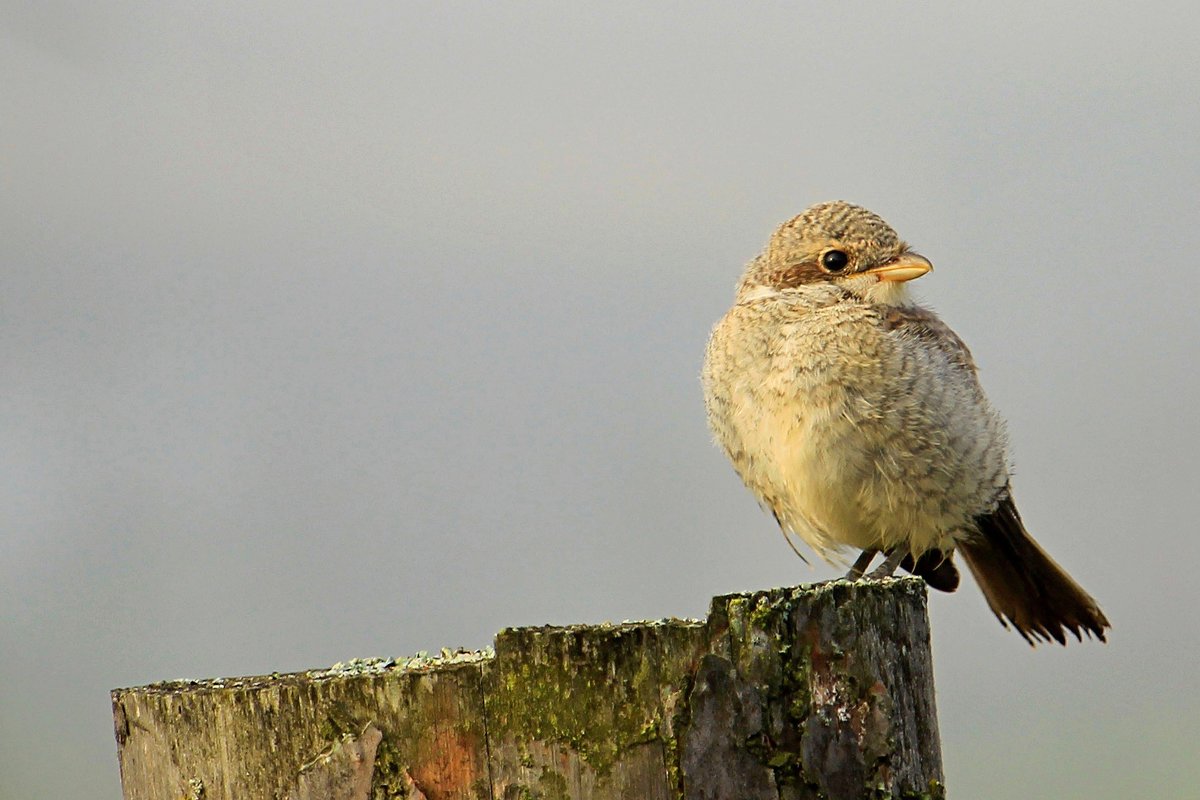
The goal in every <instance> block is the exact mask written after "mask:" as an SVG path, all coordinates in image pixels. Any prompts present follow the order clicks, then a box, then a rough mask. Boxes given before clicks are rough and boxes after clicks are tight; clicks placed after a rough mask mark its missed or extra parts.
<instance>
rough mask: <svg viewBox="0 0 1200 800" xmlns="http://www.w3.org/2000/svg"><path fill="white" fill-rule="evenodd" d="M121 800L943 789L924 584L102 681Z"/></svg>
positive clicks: (721, 602) (724, 797)
mask: <svg viewBox="0 0 1200 800" xmlns="http://www.w3.org/2000/svg"><path fill="white" fill-rule="evenodd" d="M113 716H114V721H115V726H116V735H117V744H118V756H119V761H120V766H121V780H122V785H123V787H124V794H125V798H126V800H151V799H153V800H178V799H179V798H191V799H192V800H226V799H228V800H248V799H250V798H264V799H265V798H272V799H278V800H284V799H286V800H335V799H336V800H368V798H369V799H370V800H383V799H384V798H407V799H408V800H451V799H453V800H459V799H462V800H466V799H467V798H470V799H471V800H541V799H543V798H544V800H584V799H585V798H587V799H589V800H592V799H594V800H608V799H609V798H628V799H629V800H660V799H661V800H674V799H676V798H687V799H688V800H693V799H695V800H700V799H701V798H711V799H712V800H759V798H762V799H763V800H766V799H767V798H770V800H808V799H810V798H811V799H813V800H815V799H816V798H828V799H829V800H850V799H851V798H854V799H857V798H872V799H880V798H902V797H908V798H930V799H931V800H936V798H942V797H944V796H945V795H944V789H943V777H942V765H941V750H940V746H939V742H938V732H937V716H936V710H935V707H934V694H933V667H932V662H931V660H930V651H929V624H928V619H927V616H926V609H925V589H924V584H923V583H922V582H921V581H920V580H917V579H912V578H906V579H886V580H883V581H866V582H859V583H848V582H846V581H834V582H830V583H824V584H816V585H812V586H802V587H797V588H789V589H772V590H769V591H763V592H753V593H747V594H734V595H724V596H721V597H716V598H714V599H713V601H712V606H711V609H710V613H709V616H708V619H707V620H705V621H695V620H661V621H655V622H637V623H622V624H619V625H613V624H603V625H578V626H570V627H543V628H510V629H505V630H503V631H501V632H500V633H499V634H498V635H497V636H496V642H495V650H494V653H493V652H458V653H449V652H447V651H443V654H442V655H441V656H439V657H435V658H428V657H424V656H422V657H418V658H413V659H399V660H379V659H373V660H356V661H352V662H349V663H347V664H339V665H335V666H334V667H333V668H331V669H327V670H315V671H310V672H302V673H294V674H287V675H267V676H261V677H252V678H231V679H216V680H207V681H176V682H170V683H161V684H154V685H151V686H145V687H140V688H134V689H118V690H115V691H114V692H113Z"/></svg>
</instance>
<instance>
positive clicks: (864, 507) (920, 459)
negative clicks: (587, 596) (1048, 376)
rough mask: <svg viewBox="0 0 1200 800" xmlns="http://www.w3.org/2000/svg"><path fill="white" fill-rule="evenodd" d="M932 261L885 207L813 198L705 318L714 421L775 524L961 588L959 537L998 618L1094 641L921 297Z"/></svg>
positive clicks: (1099, 624)
mask: <svg viewBox="0 0 1200 800" xmlns="http://www.w3.org/2000/svg"><path fill="white" fill-rule="evenodd" d="M930 269H931V266H930V264H929V262H928V261H927V260H925V259H924V258H923V257H921V256H919V255H917V254H915V253H913V252H912V250H911V249H910V248H909V247H908V245H907V244H906V243H905V242H904V241H902V240H901V239H900V238H899V237H898V236H897V235H896V233H895V231H893V230H892V228H891V227H890V226H889V225H888V224H887V223H886V222H884V221H883V220H882V219H881V218H880V217H878V216H877V215H875V214H873V213H871V212H870V211H868V210H866V209H864V208H861V207H859V206H855V205H851V204H849V203H843V202H834V203H822V204H820V205H816V206H813V207H812V208H810V209H808V210H807V211H805V212H804V213H803V214H801V215H800V216H798V217H796V218H795V219H792V220H790V221H788V222H786V223H784V224H783V225H782V226H780V228H779V229H778V230H777V231H776V232H775V233H774V235H772V237H771V239H770V241H769V242H768V244H767V247H766V249H765V250H764V251H763V252H762V253H761V254H760V255H759V256H758V257H757V258H755V259H754V260H753V261H751V262H750V264H749V265H748V266H747V267H746V269H745V271H744V272H743V274H742V278H741V280H740V281H739V283H738V288H737V295H736V298H735V302H734V306H733V308H731V309H730V310H729V312H728V313H727V314H726V315H725V317H724V318H723V319H722V320H721V321H720V322H719V323H718V324H717V326H716V328H715V329H714V330H713V335H712V338H711V339H710V341H709V345H708V350H707V353H706V355H705V363H704V371H703V381H704V389H705V401H706V407H707V410H708V418H709V423H710V426H711V427H712V429H713V432H714V434H715V436H716V439H717V441H718V443H719V444H720V445H721V446H722V448H723V449H724V450H725V452H726V453H727V454H728V456H729V458H730V459H731V460H732V462H733V465H734V468H735V469H736V470H737V472H738V474H739V475H740V476H741V478H742V480H743V481H744V482H745V483H746V485H747V486H748V487H749V488H750V489H751V491H753V492H754V494H755V495H756V496H757V497H758V498H759V500H760V501H761V502H762V503H763V504H764V505H765V506H766V507H767V508H769V509H770V510H771V512H772V513H773V514H774V515H775V518H776V520H778V522H779V525H780V527H781V529H782V530H783V531H784V534H785V535H790V534H795V535H797V536H799V537H800V538H801V539H802V540H804V541H805V542H806V543H807V544H808V545H809V546H811V547H812V548H813V549H814V550H816V551H817V552H818V553H819V554H820V555H822V556H823V557H825V558H827V559H830V560H835V559H837V558H838V556H839V553H840V551H842V550H844V549H846V548H857V549H858V550H861V551H863V555H862V556H861V557H860V558H859V560H858V562H856V564H855V568H854V569H853V570H851V575H850V577H860V576H861V575H862V573H863V571H865V569H866V567H867V566H868V565H869V563H870V560H871V556H872V555H873V554H874V553H875V552H882V553H885V554H886V558H885V561H884V565H883V567H881V568H880V570H876V572H875V573H872V575H880V574H891V572H892V571H893V570H894V569H895V568H896V567H901V568H903V569H906V570H909V571H911V572H913V573H914V574H917V575H920V576H921V577H923V578H925V580H926V581H927V582H928V583H929V584H930V585H931V586H933V587H934V588H937V589H941V590H943V591H953V590H954V589H955V588H957V586H958V578H959V576H958V571H957V569H955V567H954V563H953V556H954V553H955V552H956V551H961V552H962V554H963V556H964V558H965V560H966V562H967V565H968V567H969V568H970V569H971V572H972V573H973V574H974V575H975V578H976V581H977V582H978V584H979V586H980V588H981V589H982V590H983V592H984V595H985V596H986V597H987V600H988V604H989V605H990V606H991V608H992V610H993V611H994V612H995V613H996V615H997V617H999V619H1000V620H1001V622H1003V623H1005V624H1006V625H1007V624H1011V625H1012V626H1013V627H1015V628H1016V629H1017V630H1018V631H1019V632H1020V633H1021V635H1022V636H1024V637H1025V638H1026V639H1028V640H1030V641H1031V642H1033V641H1035V640H1038V639H1045V640H1055V641H1059V642H1065V635H1064V634H1065V632H1066V631H1069V632H1071V633H1073V634H1074V635H1075V636H1076V637H1079V636H1080V635H1081V634H1082V633H1087V634H1090V635H1094V636H1097V637H1098V638H1100V639H1104V631H1105V629H1106V628H1108V627H1109V623H1108V620H1107V619H1106V618H1105V617H1104V614H1103V613H1102V612H1101V611H1100V609H1099V607H1098V606H1097V605H1096V603H1095V601H1094V600H1093V599H1092V598H1091V597H1090V596H1089V595H1088V594H1087V593H1086V592H1084V591H1083V589H1081V588H1080V587H1079V586H1078V584H1076V583H1075V582H1074V581H1073V580H1072V579H1071V578H1070V577H1069V576H1068V575H1067V574H1066V573H1065V572H1064V571H1063V570H1062V569H1061V568H1060V567H1058V565H1057V564H1055V563H1054V561H1053V560H1051V559H1050V558H1049V556H1047V555H1046V554H1045V552H1044V551H1042V549H1041V548H1040V547H1039V546H1038V545H1037V544H1036V543H1035V542H1034V541H1033V540H1032V539H1031V538H1030V537H1029V535H1028V533H1026V532H1025V529H1024V526H1023V525H1022V523H1021V520H1020V517H1019V516H1018V515H1017V513H1016V507H1015V506H1014V505H1013V502H1012V494H1011V490H1010V488H1009V464H1008V455H1007V435H1006V433H1005V428H1004V422H1003V420H1002V419H1001V418H1000V416H999V415H998V414H997V413H996V412H995V411H994V410H993V409H992V407H991V405H990V404H989V403H988V401H987V398H986V397H985V396H984V394H983V390H982V389H981V388H980V386H979V382H978V380H977V378H976V374H975V363H974V361H973V359H972V358H971V353H970V351H969V350H968V349H967V347H966V345H964V344H963V342H962V340H960V339H959V338H958V336H956V335H955V334H954V332H953V331H952V330H950V328H949V327H948V326H947V325H946V324H945V323H944V322H942V321H941V320H940V319H939V318H938V317H937V315H936V314H934V313H933V312H932V311H929V310H928V309H925V308H922V307H920V306H918V305H916V304H915V303H914V302H913V301H912V300H911V299H910V298H909V295H908V291H907V288H906V287H907V282H908V281H909V280H912V279H913V278H917V277H920V276H921V275H923V274H925V273H926V272H928V271H929V270H930Z"/></svg>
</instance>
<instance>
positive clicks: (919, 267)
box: [863, 253, 933, 283]
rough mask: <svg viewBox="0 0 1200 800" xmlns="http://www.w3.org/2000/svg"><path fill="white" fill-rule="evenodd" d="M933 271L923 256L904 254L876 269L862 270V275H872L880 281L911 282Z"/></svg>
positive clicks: (931, 265)
mask: <svg viewBox="0 0 1200 800" xmlns="http://www.w3.org/2000/svg"><path fill="white" fill-rule="evenodd" d="M931 269H933V264H930V263H929V259H927V258H925V256H919V255H917V254H916V253H904V254H903V255H899V256H896V257H895V258H893V259H892V260H891V261H889V262H887V263H886V264H880V265H879V266H878V267H873V268H871V269H868V270H863V274H864V275H874V276H875V277H877V278H879V280H881V281H895V282H897V283H899V282H901V281H911V280H912V279H913V278H919V277H921V276H922V275H924V274H925V273H926V272H929V271H930V270H931Z"/></svg>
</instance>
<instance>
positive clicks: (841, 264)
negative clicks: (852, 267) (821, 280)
mask: <svg viewBox="0 0 1200 800" xmlns="http://www.w3.org/2000/svg"><path fill="white" fill-rule="evenodd" d="M849 263H850V256H848V255H846V254H845V253H843V252H842V251H841V250H830V251H829V252H827V253H826V254H825V255H823V256H821V266H822V267H824V268H825V270H826V271H827V272H841V271H842V270H844V269H845V268H846V266H847V265H848V264H849Z"/></svg>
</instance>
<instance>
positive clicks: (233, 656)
mask: <svg viewBox="0 0 1200 800" xmlns="http://www.w3.org/2000/svg"><path fill="white" fill-rule="evenodd" d="M0 8H3V11H2V12H0V13H2V18H0V358H2V373H0V374H2V382H0V387H2V388H0V403H2V406H0V504H2V506H0V511H2V516H0V525H2V526H3V530H2V531H0V603H2V609H0V610H2V616H0V797H3V798H4V800H10V799H11V800H17V799H18V798H19V799H21V800H24V798H67V797H95V798H105V799H107V800H113V799H115V798H117V797H119V792H120V789H119V782H118V772H117V761H116V755H115V752H116V748H115V744H114V741H113V735H112V724H111V717H110V708H109V698H108V690H109V689H111V688H113V687H116V686H130V685H135V684H142V683H148V682H151V681H156V680H160V679H167V678H177V677H205V676H208V677H211V676H223V675H238V674H251V673H262V672H270V671H273V670H280V671H287V670H296V669H303V668H309V667H318V666H323V665H329V664H331V663H333V662H335V661H339V660H344V659H348V658H351V657H356V656H358V657H368V656H394V655H402V654H406V653H412V652H414V651H417V650H421V649H430V650H432V649H436V648H438V647H440V646H442V645H448V646H457V645H465V646H469V647H481V646H484V645H486V644H488V643H489V642H490V641H491V636H492V634H493V633H494V632H495V631H496V630H498V629H499V628H501V627H503V626H506V625H523V624H541V623H572V622H599V621H603V620H620V619H626V618H653V617H662V616H668V615H679V616H702V615H703V614H704V613H705V611H706V609H707V604H708V600H709V598H710V597H711V596H712V595H714V594H718V593H723V592H730V591H738V590H751V589H756V588H764V587H769V586H775V585H786V584H793V583H797V582H802V581H810V580H817V579H823V578H826V577H830V576H831V575H833V574H834V572H833V570H831V569H829V568H824V567H819V568H815V569H810V568H807V567H805V566H804V565H803V564H802V563H801V562H800V561H799V560H798V559H796V558H795V557H794V556H792V555H791V553H790V551H789V550H788V549H787V547H786V546H785V544H784V542H783V540H782V538H781V537H780V535H779V533H778V531H777V530H776V529H775V527H774V523H773V522H772V521H771V519H770V517H769V516H768V515H765V514H764V513H762V512H761V511H760V510H759V509H758V508H757V506H756V505H755V503H754V502H753V500H752V498H751V496H750V494H749V493H748V492H747V491H746V490H745V489H744V488H743V487H742V486H741V484H740V483H739V481H738V479H737V478H736V476H735V475H734V473H733V471H732V469H731V468H730V467H729V466H728V465H727V463H726V462H725V459H724V457H723V456H722V455H721V454H720V453H719V452H718V451H717V450H716V449H715V448H714V447H712V445H711V444H710V439H709V435H708V432H707V430H706V428H705V422H704V413H703V407H702V403H701V397H700V387H699V382H698V378H697V375H698V371H699V367H700V359H701V355H702V352H703V348H704V343H705V340H706V337H707V336H708V332H709V329H710V327H711V325H712V323H713V322H714V321H715V320H716V319H717V318H718V317H719V316H720V315H721V314H722V313H723V312H724V310H725V308H726V307H727V306H728V305H729V303H730V301H731V298H732V293H733V286H734V282H735V280H736V278H737V276H738V273H739V271H740V269H741V267H742V265H743V264H744V263H745V262H746V261H747V260H748V259H749V258H751V257H752V256H753V255H754V254H755V253H756V252H757V251H758V250H759V248H760V247H762V245H763V244H764V243H765V241H766V238H767V236H768V235H769V234H770V232H771V230H772V229H773V228H774V226H775V225H777V224H778V223H779V222H781V221H783V220H784V219H787V218H789V217H791V216H793V215H794V214H796V213H798V212H799V211H801V210H802V209H803V208H804V207H806V206H807V205H809V204H811V203H813V202H817V201H820V200H827V199H835V198H844V199H849V200H853V201H856V202H859V203H862V204H864V205H866V206H868V207H869V208H871V209H873V210H875V211H877V212H879V213H880V214H882V215H883V216H884V217H885V218H886V219H888V220H889V221H890V222H891V223H892V224H893V225H894V226H895V227H896V228H897V229H898V230H899V231H900V233H901V235H902V236H904V237H905V238H906V239H908V240H909V241H910V242H911V243H912V244H913V245H914V246H915V247H917V248H918V249H919V250H920V252H922V253H924V254H926V255H927V256H929V257H930V258H931V259H932V260H933V262H934V263H935V264H936V265H937V271H936V272H934V273H933V274H931V275H929V276H927V277H926V278H923V279H921V280H920V281H919V282H918V284H919V285H915V288H916V289H917V291H918V293H919V294H920V295H921V296H922V297H923V298H925V299H926V300H927V301H928V302H929V303H930V304H931V305H932V306H933V307H935V308H936V309H937V310H938V311H939V312H940V313H941V314H942V315H943V316H944V317H945V319H946V320H947V321H948V322H949V323H950V324H951V325H952V326H954V328H955V329H956V330H957V331H958V332H959V333H960V334H961V335H962V336H963V338H964V339H965V340H966V341H967V342H968V343H969V344H970V346H971V347H972V349H973V350H974V353H975V356H976V359H977V360H978V362H979V363H980V365H981V368H982V377H983V381H984V383H985V386H986V387H987V389H988V391H989V392H990V394H991V397H992V399H993V400H994V402H995V403H996V405H997V406H998V407H999V408H1000V409H1002V410H1003V412H1004V413H1005V414H1006V415H1007V416H1008V419H1009V421H1010V424H1011V433H1012V440H1013V445H1014V448H1013V449H1014V455H1015V459H1016V463H1017V475H1016V479H1015V488H1016V496H1017V498H1018V502H1019V505H1020V508H1021V510H1022V513H1023V515H1024V517H1025V519H1026V522H1027V523H1028V525H1029V527H1030V528H1031V530H1032V531H1033V532H1034V534H1035V535H1036V536H1037V537H1038V538H1039V539H1040V540H1041V541H1042V543H1043V544H1044V545H1045V546H1046V547H1047V549H1049V550H1050V551H1051V552H1052V553H1053V554H1054V556H1055V557H1056V558H1057V559H1058V560H1059V561H1061V562H1062V563H1063V564H1064V565H1066V566H1067V567H1068V568H1069V570H1070V571H1071V572H1072V573H1073V574H1074V575H1075V576H1076V577H1077V578H1078V579H1079V580H1080V581H1081V582H1082V583H1083V584H1084V585H1085V586H1086V587H1087V588H1088V589H1089V590H1090V591H1091V592H1092V593H1094V594H1095V595H1096V597H1097V598H1099V600H1100V601H1101V603H1102V605H1103V607H1104V610H1105V611H1106V613H1107V614H1108V616H1109V617H1110V618H1111V619H1112V621H1113V625H1114V629H1113V632H1112V636H1111V643H1110V644H1108V645H1107V646H1102V645H1098V644H1095V643H1089V644H1084V645H1082V646H1076V645H1073V646H1070V647H1068V648H1066V649H1065V650H1063V649H1062V648H1057V647H1041V648H1038V649H1037V650H1030V648H1029V647H1028V646H1027V645H1026V644H1025V643H1024V642H1023V641H1022V640H1021V639H1020V637H1018V636H1017V635H1016V634H1014V633H1011V632H1005V631H1004V630H1003V629H1001V627H1000V626H999V625H998V624H997V623H996V621H995V619H994V618H993V617H992V615H991V614H990V612H989V611H988V610H987V607H986V606H985V604H984V602H983V600H982V598H981V596H980V595H979V593H978V591H977V590H976V589H975V587H974V585H973V584H971V583H969V582H966V583H965V584H964V586H963V588H962V589H961V590H960V591H959V592H958V593H957V594H955V595H940V594H939V595H936V596H933V597H931V614H932V618H933V640H934V641H933V645H934V658H935V662H936V669H937V681H938V706H939V712H940V720H941V731H942V740H943V746H944V754H945V762H946V771H947V776H948V782H949V788H950V794H951V796H952V797H955V798H1002V799H1003V798H1014V799H1015V798H1091V799H1095V798H1123V799H1124V798H1129V797H1135V796H1136V797H1183V796H1185V795H1188V794H1189V792H1192V791H1194V789H1195V786H1196V785H1197V781H1200V758H1197V741H1198V740H1200V734H1198V732H1197V719H1200V698H1198V693H1197V690H1196V679H1197V666H1196V665H1197V663H1200V646H1198V645H1197V635H1198V634H1200V623H1198V622H1197V614H1196V611H1195V607H1196V602H1197V599H1200V593H1198V591H1197V589H1196V572H1197V569H1198V565H1200V539H1198V537H1197V532H1196V514H1195V511H1194V509H1195V503H1196V499H1195V498H1196V492H1197V489H1196V486H1197V477H1198V476H1197V457H1196V453H1197V452H1198V448H1200V434H1198V430H1200V425H1198V423H1197V420H1196V408H1197V391H1196V389H1197V378H1196V360H1197V352H1198V349H1200V348H1198V345H1200V322H1198V321H1197V317H1198V315H1197V312H1196V303H1197V296H1198V294H1200V281H1198V279H1197V264H1196V260H1197V254H1198V253H1200V203H1198V192H1200V190H1198V189H1197V187H1198V186H1200V145H1198V140H1200V137H1198V136H1197V131H1198V130H1200V103H1198V102H1197V97H1200V69H1198V67H1197V56H1196V41H1197V37H1198V35H1200V32H1198V26H1197V18H1196V11H1195V10H1194V8H1192V7H1191V4H1185V3H1179V4H1176V5H1168V4H1165V3H1150V4H1133V3H1128V2H1122V3H1104V4H1098V3H1077V4H1071V5H1070V6H1063V7H1059V8H1052V7H1048V6H1045V5H1043V4H1041V3H1038V4H1031V5H1029V6H1025V7H1022V6H1015V5H1011V4H994V3H993V4H990V5H989V6H988V7H987V9H986V10H982V9H979V8H975V9H974V10H968V6H966V5H964V4H958V3H947V4H943V5H941V6H940V7H934V6H925V5H921V4H913V3H906V4H887V5H882V6H879V7H875V8H867V7H862V8H856V9H850V8H844V7H841V6H839V5H837V4H831V3H819V4H818V3H809V4H805V5H795V6H791V7H785V6H782V5H755V6H753V7H751V6H740V7H738V8H734V7H733V6H732V4H730V5H729V6H717V5H698V4H690V3H689V4H683V3H680V4H666V3H663V4H653V5H650V4H647V5H644V6H642V5H633V4H602V5H601V4H597V5H595V6H591V7H588V8H583V7H574V6H572V7H567V6H565V5H563V4H558V3H546V4H536V5H535V4H512V5H505V6H498V5H488V6H484V5H457V6H451V5H448V4H443V3H381V4H328V5H324V4H322V5H317V4H309V3H303V4H297V3H272V4H255V5H254V6H253V7H245V6H244V5H243V4H242V3H218V4H206V5H204V6H203V7H201V6H199V5H195V6H193V5H192V4H188V5H186V6H185V5H184V4H181V3H180V4H175V3H160V2H146V3H130V2H123V3H105V4H99V3H81V4H72V3H59V2H45V3H13V2H8V3H4V4H3V5H2V6H0Z"/></svg>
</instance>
